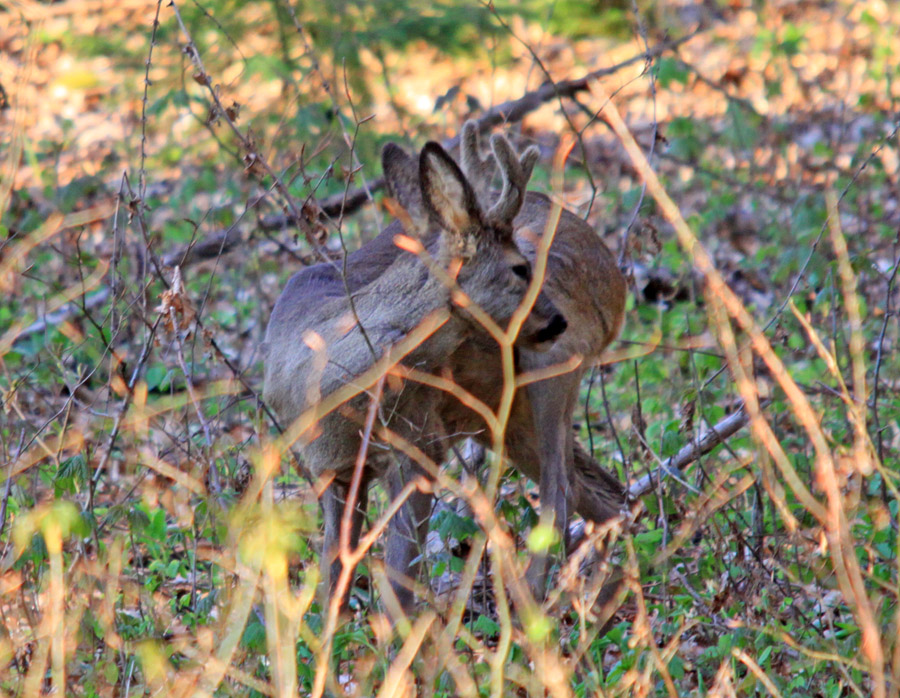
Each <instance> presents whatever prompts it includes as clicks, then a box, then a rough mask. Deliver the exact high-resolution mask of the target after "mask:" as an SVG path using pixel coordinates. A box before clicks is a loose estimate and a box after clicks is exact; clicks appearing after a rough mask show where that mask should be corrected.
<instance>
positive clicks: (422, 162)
mask: <svg viewBox="0 0 900 698" xmlns="http://www.w3.org/2000/svg"><path fill="white" fill-rule="evenodd" d="M419 182H420V184H421V187H422V200H423V201H424V203H425V207H426V208H427V209H428V211H429V212H430V213H431V216H432V217H433V218H434V220H435V221H437V222H438V223H440V225H441V227H442V228H443V229H444V230H445V231H447V232H448V233H450V234H451V235H453V236H454V237H456V238H458V239H459V241H460V242H461V243H467V242H469V241H470V239H471V241H472V242H474V236H477V235H478V233H479V231H480V230H481V227H482V223H481V210H480V209H479V207H478V201H477V199H476V198H475V192H473V191H472V187H470V186H469V183H468V182H467V181H466V178H465V177H464V176H463V173H462V171H461V170H460V169H459V166H458V165H457V164H456V163H455V162H454V161H453V159H452V158H451V157H450V156H449V155H447V151H445V150H444V149H443V148H442V147H441V146H440V145H439V144H437V143H434V142H430V143H426V144H425V147H424V148H422V153H421V155H420V156H419Z"/></svg>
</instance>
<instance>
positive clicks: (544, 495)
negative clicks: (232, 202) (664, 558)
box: [526, 372, 580, 599]
mask: <svg viewBox="0 0 900 698" xmlns="http://www.w3.org/2000/svg"><path fill="white" fill-rule="evenodd" d="M579 381H580V374H579V373H578V372H575V373H570V374H566V375H564V376H559V377H558V378H555V379H553V380H549V381H542V382H540V383H534V384H532V385H529V386H528V387H527V388H526V390H528V398H529V401H530V403H531V410H532V417H533V419H534V428H535V437H536V440H537V452H538V460H539V462H540V482H539V485H540V496H541V518H540V523H541V525H542V526H551V527H553V528H555V529H556V531H557V533H558V534H559V537H560V539H561V541H562V543H563V548H564V549H565V544H566V542H567V541H566V538H567V536H568V521H569V514H570V512H571V511H572V508H573V503H574V495H573V490H572V483H573V482H574V472H573V471H574V456H573V448H574V443H573V442H574V436H573V434H572V430H571V423H572V412H573V410H574V407H575V401H576V400H577V395H578V385H579ZM549 563H550V560H549V554H548V553H541V554H538V555H536V556H535V558H534V559H533V560H532V562H531V566H530V567H529V568H528V575H527V578H528V582H529V585H530V586H531V590H532V592H533V593H534V594H535V597H536V598H538V599H541V598H543V597H544V593H545V591H546V585H547V580H548V574H547V573H548V568H549Z"/></svg>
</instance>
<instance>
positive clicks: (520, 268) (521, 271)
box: [512, 264, 531, 281]
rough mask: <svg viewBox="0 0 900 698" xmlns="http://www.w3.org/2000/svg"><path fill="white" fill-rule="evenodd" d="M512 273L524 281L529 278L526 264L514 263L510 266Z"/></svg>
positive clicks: (529, 274)
mask: <svg viewBox="0 0 900 698" xmlns="http://www.w3.org/2000/svg"><path fill="white" fill-rule="evenodd" d="M512 271H513V274H515V275H516V276H518V277H519V278H520V279H524V280H525V281H530V280H531V273H530V271H531V270H530V269H529V268H528V265H527V264H516V265H515V266H513V268H512Z"/></svg>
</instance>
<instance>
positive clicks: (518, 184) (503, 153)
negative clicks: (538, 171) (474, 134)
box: [487, 134, 540, 227]
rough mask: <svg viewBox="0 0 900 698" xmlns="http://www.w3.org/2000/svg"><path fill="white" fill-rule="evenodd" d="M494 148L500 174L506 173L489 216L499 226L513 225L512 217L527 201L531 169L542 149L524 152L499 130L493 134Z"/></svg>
mask: <svg viewBox="0 0 900 698" xmlns="http://www.w3.org/2000/svg"><path fill="white" fill-rule="evenodd" d="M491 149H492V150H493V151H494V157H495V158H496V160H497V162H498V164H499V165H500V174H501V175H503V189H502V190H501V191H500V197H499V198H498V199H497V203H495V204H494V205H493V206H492V207H491V210H490V211H488V213H487V217H488V220H489V221H490V222H491V223H492V224H493V225H495V226H498V227H510V226H512V222H513V219H514V218H515V217H516V215H517V214H518V213H519V209H521V208H522V202H523V201H525V187H526V186H527V185H528V180H529V179H531V171H532V170H533V169H534V164H535V163H536V162H537V159H538V156H539V155H540V151H539V150H538V148H537V146H534V145H532V146H530V147H528V148H526V149H525V152H523V153H522V155H521V156H517V155H516V151H515V150H514V149H513V147H512V145H510V143H509V141H508V140H506V139H505V138H504V137H503V136H501V135H500V134H495V135H493V136H492V137H491Z"/></svg>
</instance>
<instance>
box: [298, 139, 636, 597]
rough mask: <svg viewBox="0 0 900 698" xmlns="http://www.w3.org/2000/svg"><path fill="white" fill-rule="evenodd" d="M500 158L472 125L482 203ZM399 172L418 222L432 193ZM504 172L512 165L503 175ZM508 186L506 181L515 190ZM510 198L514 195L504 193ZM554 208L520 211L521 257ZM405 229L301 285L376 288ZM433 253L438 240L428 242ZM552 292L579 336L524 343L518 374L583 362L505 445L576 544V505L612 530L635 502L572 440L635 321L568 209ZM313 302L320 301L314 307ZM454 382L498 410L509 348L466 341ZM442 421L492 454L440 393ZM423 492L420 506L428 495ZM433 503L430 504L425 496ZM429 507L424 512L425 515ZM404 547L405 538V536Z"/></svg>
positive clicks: (537, 398)
mask: <svg viewBox="0 0 900 698" xmlns="http://www.w3.org/2000/svg"><path fill="white" fill-rule="evenodd" d="M492 145H493V149H494V151H495V152H497V151H498V150H499V151H500V152H508V151H511V150H512V146H510V145H509V144H508V142H507V141H506V140H505V139H504V138H502V137H500V136H495V137H494V138H493V139H492ZM532 153H533V150H532V149H528V150H526V151H525V153H523V155H522V159H521V162H520V164H521V165H523V166H524V167H527V169H528V170H529V171H530V168H531V167H532V165H533V162H529V159H530V158H532V157H533V154H532ZM494 160H498V161H499V159H497V158H496V157H495V158H494V159H491V157H490V155H488V157H487V158H483V157H482V156H481V154H480V152H479V144H478V128H477V126H476V125H475V123H474V122H467V123H466V124H465V126H464V127H463V131H462V139H461V163H462V170H463V173H464V175H465V176H466V177H467V179H468V181H469V182H470V183H471V184H472V185H473V186H474V187H475V193H476V195H477V196H478V197H479V199H480V201H481V203H482V206H487V205H489V203H490V201H491V200H492V199H494V198H495V197H497V196H498V195H497V193H496V192H495V191H493V190H492V189H491V180H492V179H493V177H494V173H495V170H496V165H495V164H494ZM392 164H393V166H392V167H385V178H386V184H387V186H388V190H389V194H390V195H391V196H392V197H393V198H394V199H396V200H397V201H398V203H399V204H400V205H401V206H402V207H403V208H404V209H405V210H407V211H408V212H410V215H412V216H416V215H419V214H418V212H419V211H421V209H422V207H423V205H424V204H423V201H422V195H421V193H420V188H419V187H418V184H417V182H415V181H414V178H413V176H412V175H411V174H410V173H413V172H415V170H416V168H415V162H414V160H413V158H411V157H409V156H408V155H405V154H403V153H402V152H400V151H399V150H398V151H397V152H396V155H395V158H394V159H393V163H392ZM501 172H502V167H501ZM505 189H506V182H505V181H504V190H505ZM499 197H500V199H503V197H504V194H503V193H501V194H500V195H499ZM552 206H553V205H552V203H551V202H550V200H549V199H548V198H547V197H546V196H544V195H542V194H538V193H535V192H527V193H526V196H525V200H524V202H523V205H522V207H521V210H520V211H519V212H518V214H514V216H515V217H514V219H513V234H514V238H515V241H516V243H517V244H518V247H519V249H520V250H521V251H522V252H523V253H524V255H525V257H526V258H528V260H529V264H530V263H533V262H534V260H535V255H536V250H537V246H538V244H539V241H540V236H541V235H542V234H543V233H544V232H545V227H546V224H547V219H548V217H549V215H550V213H551V210H552ZM398 225H399V224H397V223H395V224H393V225H391V226H389V227H388V228H386V229H385V230H383V231H382V232H381V233H380V234H379V235H378V236H377V237H376V238H374V239H373V240H371V241H370V242H368V243H366V244H365V245H363V246H362V247H361V248H359V249H358V250H356V251H354V252H352V253H350V254H349V255H348V256H347V258H346V259H345V260H344V274H343V276H342V274H341V272H340V271H338V270H336V269H335V268H334V267H333V266H331V265H327V264H319V265H316V266H313V267H308V268H306V269H304V270H302V271H301V272H299V273H298V274H297V275H296V276H295V277H294V279H295V280H296V283H297V285H298V287H303V288H304V289H305V290H304V291H303V293H305V294H307V295H309V296H310V297H311V298H313V299H314V298H317V297H323V296H327V295H329V294H336V295H340V294H345V293H347V292H348V291H349V292H351V293H353V292H356V291H357V290H358V289H360V288H363V287H365V286H366V285H367V284H369V283H371V282H372V281H373V280H374V279H377V278H378V277H379V276H380V275H381V274H382V273H384V271H385V269H387V268H388V267H389V265H390V264H391V263H392V262H393V261H394V260H395V259H396V258H397V256H398V255H400V254H402V253H401V252H400V250H399V249H398V248H397V246H396V245H395V244H394V241H393V238H394V236H395V235H396V234H397V232H399V228H398V227H397V226H398ZM423 242H424V243H425V245H426V247H428V248H429V249H430V248H433V247H434V244H435V240H434V234H433V233H432V235H431V236H430V237H429V238H426V239H425V240H424V241H423ZM543 290H544V292H545V293H546V294H547V295H548V296H549V297H550V298H551V300H552V301H553V302H554V304H555V305H556V307H558V308H560V309H561V310H562V311H563V314H564V316H565V317H566V318H567V321H568V329H567V330H566V332H565V333H564V334H563V335H562V337H561V338H560V339H559V340H558V341H557V342H555V343H554V345H553V347H552V348H551V349H550V351H549V352H543V353H540V352H535V351H532V350H530V349H529V348H528V347H527V346H524V344H523V343H521V342H520V343H519V345H518V346H517V354H518V362H519V363H518V368H519V369H520V370H531V369H535V368H540V367H543V366H552V365H555V364H560V363H563V362H565V361H566V360H568V359H570V358H571V357H573V356H580V357H582V358H583V362H582V364H581V365H580V366H579V367H578V368H577V369H575V370H573V371H572V372H571V373H569V374H565V375H562V376H558V377H555V378H552V379H547V380H544V381H540V382H538V383H532V384H530V385H528V386H527V387H526V388H524V389H522V390H519V391H517V393H516V397H515V401H514V403H513V410H512V413H511V415H510V419H509V421H508V423H507V428H506V438H505V446H506V453H507V455H508V456H509V458H510V460H511V461H512V463H513V464H514V465H515V466H516V467H517V468H518V469H519V470H520V471H521V472H523V473H524V474H525V475H527V476H528V477H530V478H531V479H532V480H534V481H535V482H538V483H539V485H540V494H541V503H542V509H543V511H544V516H545V517H546V518H545V519H544V520H545V521H547V520H548V519H549V517H554V523H555V525H556V526H557V528H558V530H559V531H560V532H561V533H562V534H563V535H565V533H566V524H567V522H568V518H569V509H570V506H574V508H575V510H576V511H577V512H578V513H579V514H581V515H582V516H583V517H584V518H585V519H588V520H591V521H595V522H603V521H606V520H607V519H609V518H611V517H613V516H615V515H616V514H617V513H618V512H619V510H620V509H621V507H622V505H623V504H624V501H625V496H624V491H623V488H622V485H621V484H620V483H619V481H618V480H617V479H616V478H615V477H613V476H612V475H610V474H609V473H608V472H607V471H606V470H604V469H603V468H602V467H601V466H600V465H599V464H597V462H596V461H594V460H593V458H592V457H591V456H590V455H589V454H588V453H587V452H586V451H585V450H584V449H583V448H582V447H581V445H580V444H579V443H578V441H577V440H575V439H574V436H573V434H572V431H571V425H572V417H573V411H574V408H575V403H576V401H577V399H578V388H579V384H580V382H581V378H582V377H583V374H584V371H585V368H586V367H587V366H589V365H590V364H592V363H595V362H596V361H597V360H598V359H599V357H600V355H601V353H602V352H603V350H604V349H605V348H606V346H607V345H608V344H609V343H610V342H611V341H612V340H613V339H614V338H615V336H616V335H617V333H618V331H619V328H620V327H621V324H622V320H623V317H624V304H625V282H624V279H623V278H622V275H621V274H620V272H619V270H618V268H617V267H616V264H615V261H614V259H613V257H612V254H611V253H610V252H609V250H608V249H607V247H606V246H605V245H604V244H603V242H602V241H601V240H600V238H599V237H598V236H597V234H596V233H595V232H594V230H593V229H592V228H591V227H590V226H589V225H588V224H587V223H586V222H585V221H584V220H582V219H581V218H578V217H577V216H575V215H573V214H571V213H570V212H568V211H566V210H562V212H561V214H560V218H559V222H558V225H557V229H556V233H555V236H554V238H553V243H552V245H551V246H550V250H549V259H548V266H547V271H546V274H545V279H544V286H543ZM311 302H316V301H315V300H313V301H311ZM447 366H448V367H449V368H450V369H451V371H452V375H453V380H454V382H455V383H456V384H457V385H459V386H460V387H462V388H463V389H465V390H467V391H468V392H469V393H471V394H472V395H474V396H475V397H476V398H478V399H479V400H481V401H482V402H484V403H485V404H487V405H488V406H489V407H491V408H492V409H495V408H496V407H497V405H498V403H499V400H500V395H501V392H502V389H503V373H502V370H501V358H500V351H499V349H498V346H497V343H496V342H495V340H494V339H493V338H492V337H490V336H489V335H488V334H487V333H486V332H483V331H475V332H473V333H472V335H471V336H470V337H469V339H468V341H467V342H465V343H462V344H460V346H459V348H458V349H457V351H456V352H455V353H454V354H453V356H452V357H451V358H450V360H449V361H448V362H447ZM431 399H433V400H434V404H435V405H436V409H437V411H438V414H439V417H438V418H439V419H440V421H441V423H442V425H443V428H444V429H445V430H446V432H447V434H448V435H450V437H451V438H454V437H455V438H460V437H461V436H466V435H471V436H474V437H475V438H476V440H478V441H479V442H480V443H481V444H483V445H485V446H487V447H491V445H492V444H491V440H492V438H491V437H492V435H491V434H490V432H489V430H488V429H487V425H486V424H485V423H484V421H483V420H482V419H481V417H479V416H478V414H477V413H476V412H474V411H472V410H470V409H468V408H466V407H465V406H464V405H462V404H461V403H460V402H459V401H458V400H457V399H456V398H455V397H452V396H450V395H443V396H431ZM418 496H419V495H418V494H416V495H414V497H418ZM422 496H423V497H424V496H425V495H422ZM416 508H418V509H420V510H424V508H425V505H424V504H418V505H417V507H416ZM404 528H406V530H400V529H399V528H395V529H393V530H392V534H393V535H392V539H391V540H389V541H388V542H387V544H386V547H387V549H388V551H389V553H390V554H391V555H392V557H393V559H394V562H395V565H396V567H395V569H403V568H404V567H405V566H406V564H405V563H404V560H406V559H407V556H411V555H414V554H416V553H415V551H413V550H411V549H410V546H409V540H410V539H416V538H417V536H415V535H413V533H414V532H412V531H411V530H410V529H409V527H408V522H407V524H406V526H404ZM401 534H402V535H403V540H399V541H398V540H396V535H401ZM545 567H546V560H545V559H544V558H538V559H536V560H535V561H533V565H532V569H531V571H530V574H529V577H530V581H531V584H532V588H533V590H534V591H535V592H536V593H541V591H542V589H540V588H539V584H538V582H539V581H540V580H541V579H545V578H546V576H545V575H544V571H545Z"/></svg>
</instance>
